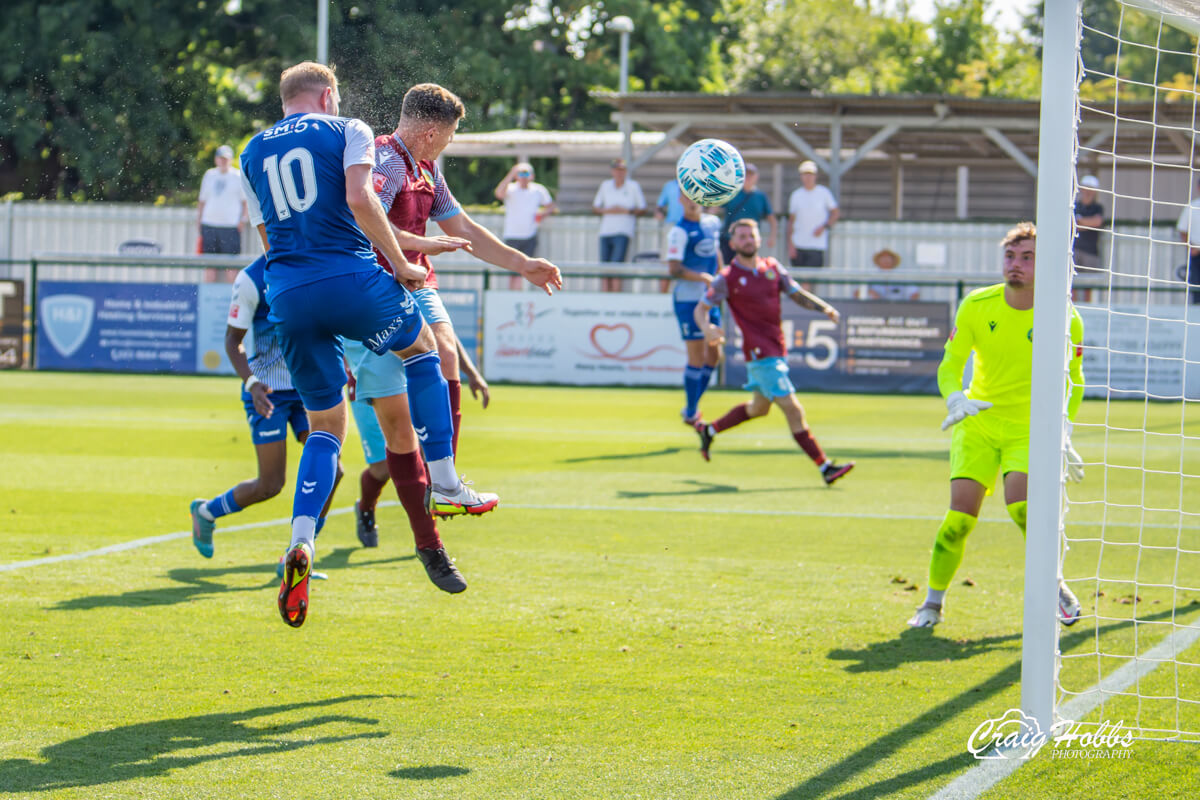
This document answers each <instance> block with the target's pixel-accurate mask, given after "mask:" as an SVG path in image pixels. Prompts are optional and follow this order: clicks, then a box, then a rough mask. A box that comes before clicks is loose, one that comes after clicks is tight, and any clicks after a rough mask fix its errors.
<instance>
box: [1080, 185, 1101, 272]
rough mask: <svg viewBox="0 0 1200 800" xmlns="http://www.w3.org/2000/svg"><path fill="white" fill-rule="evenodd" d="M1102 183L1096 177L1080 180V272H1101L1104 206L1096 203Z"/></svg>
mask: <svg viewBox="0 0 1200 800" xmlns="http://www.w3.org/2000/svg"><path fill="white" fill-rule="evenodd" d="M1099 188H1100V181H1099V180H1097V179H1096V176H1095V175H1084V176H1083V177H1082V178H1080V180H1079V196H1078V197H1077V198H1076V199H1075V227H1076V230H1077V232H1076V234H1075V250H1074V256H1075V269H1076V270H1078V271H1080V272H1100V271H1101V269H1100V227H1101V226H1102V225H1103V224H1104V206H1102V205H1100V204H1099V203H1097V202H1096V190H1097V189H1099Z"/></svg>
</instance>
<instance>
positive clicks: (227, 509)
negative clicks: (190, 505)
mask: <svg viewBox="0 0 1200 800" xmlns="http://www.w3.org/2000/svg"><path fill="white" fill-rule="evenodd" d="M204 508H205V510H207V511H208V513H209V514H210V515H211V516H212V518H213V519H216V518H217V517H223V516H225V515H226V514H236V513H237V512H239V511H241V510H242V507H241V506H239V505H238V504H237V500H234V499H233V489H230V490H229V491H228V492H226V493H225V494H223V495H219V496H217V497H214V498H213V499H212V500H209V501H208V502H207V503H205V504H204Z"/></svg>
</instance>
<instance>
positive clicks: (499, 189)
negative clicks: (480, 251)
mask: <svg viewBox="0 0 1200 800" xmlns="http://www.w3.org/2000/svg"><path fill="white" fill-rule="evenodd" d="M533 175H534V173H533V165H532V164H530V163H528V162H526V161H520V162H518V163H517V164H515V165H514V166H513V168H512V169H510V170H509V171H508V174H507V175H505V176H504V177H503V178H501V179H500V183H498V184H496V190H495V194H496V199H497V200H499V201H500V202H501V203H504V235H503V237H502V238H503V239H504V243H505V244H506V245H508V246H509V247H511V248H513V249H514V250H520V251H521V252H522V253H524V254H525V255H527V256H530V257H532V256H536V255H537V245H538V225H539V224H541V221H542V220H543V219H544V218H546V217H547V216H549V215H551V214H553V213H554V212H555V211H557V210H558V208H557V207H556V206H555V205H554V199H553V198H552V197H551V196H550V190H549V189H547V188H546V187H545V186H543V185H542V184H540V183H538V182H537V181H535V180H534V179H533Z"/></svg>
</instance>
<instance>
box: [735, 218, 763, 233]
mask: <svg viewBox="0 0 1200 800" xmlns="http://www.w3.org/2000/svg"><path fill="white" fill-rule="evenodd" d="M738 228H750V229H752V230H754V231H756V232H757V231H758V220H753V219H749V218H746V219H739V220H736V221H735V222H734V223H733V224H732V225H730V226H729V234H730V235H731V236H732V235H733V232H734V231H736V230H737V229H738Z"/></svg>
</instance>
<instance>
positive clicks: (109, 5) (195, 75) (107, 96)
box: [0, 0, 288, 200]
mask: <svg viewBox="0 0 1200 800" xmlns="http://www.w3.org/2000/svg"><path fill="white" fill-rule="evenodd" d="M9 5H10V8H9V9H8V10H7V13H6V14H5V15H4V16H3V18H0V36H2V37H3V40H4V41H5V42H6V43H7V47H6V54H5V56H4V60H3V63H2V65H0V82H2V84H3V89H2V90H0V91H2V92H3V95H4V97H5V99H6V101H7V106H8V108H9V109H10V110H9V112H8V113H6V114H4V115H0V152H2V153H3V163H4V164H5V165H6V166H5V167H4V168H2V169H0V191H13V190H16V191H22V192H24V193H26V194H27V195H30V196H35V197H51V198H53V197H60V198H61V197H76V198H87V199H109V200H114V199H120V200H148V199H152V198H154V197H155V196H156V195H157V194H159V193H161V192H163V191H169V190H172V189H175V188H177V187H178V186H180V185H181V184H183V183H184V182H191V181H193V180H194V179H195V177H196V164H197V162H199V161H200V160H201V157H202V156H203V155H207V154H211V152H212V150H213V149H215V147H216V146H217V144H219V143H220V142H221V141H224V140H226V139H227V138H229V137H230V134H231V132H238V133H240V132H241V131H242V130H244V128H245V124H246V123H245V120H246V118H247V113H248V112H249V111H251V110H252V109H253V108H254V107H255V105H256V98H258V97H259V95H260V94H261V86H260V85H259V83H258V81H256V80H255V78H254V73H253V71H252V70H245V69H239V68H237V67H236V66H234V65H238V64H240V63H242V61H241V60H242V59H248V51H249V50H250V48H251V47H253V46H254V45H257V44H259V43H260V41H261V40H260V41H255V40H254V39H252V38H251V36H250V35H249V34H251V33H253V32H254V31H253V28H251V27H247V26H245V23H243V22H242V21H240V20H236V19H234V18H233V17H231V16H230V15H229V14H226V13H225V12H224V11H223V10H222V9H221V8H220V7H219V6H218V7H214V8H208V7H206V4H205V3H204V2H198V3H194V4H178V5H177V8H176V10H175V13H174V14H173V15H164V14H163V13H162V10H161V6H160V5H159V4H158V3H155V2H154V0H124V2H120V3H115V2H102V1H101V0H66V1H65V2H60V3H39V2H36V0H17V2H15V3H10V4H9ZM287 28H288V25H287V22H286V20H284V21H283V22H282V23H281V25H280V26H279V27H277V28H276V30H279V29H283V30H285V31H286V30H287ZM263 38H264V39H266V40H267V41H268V43H270V38H271V37H268V36H264V37H263Z"/></svg>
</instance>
